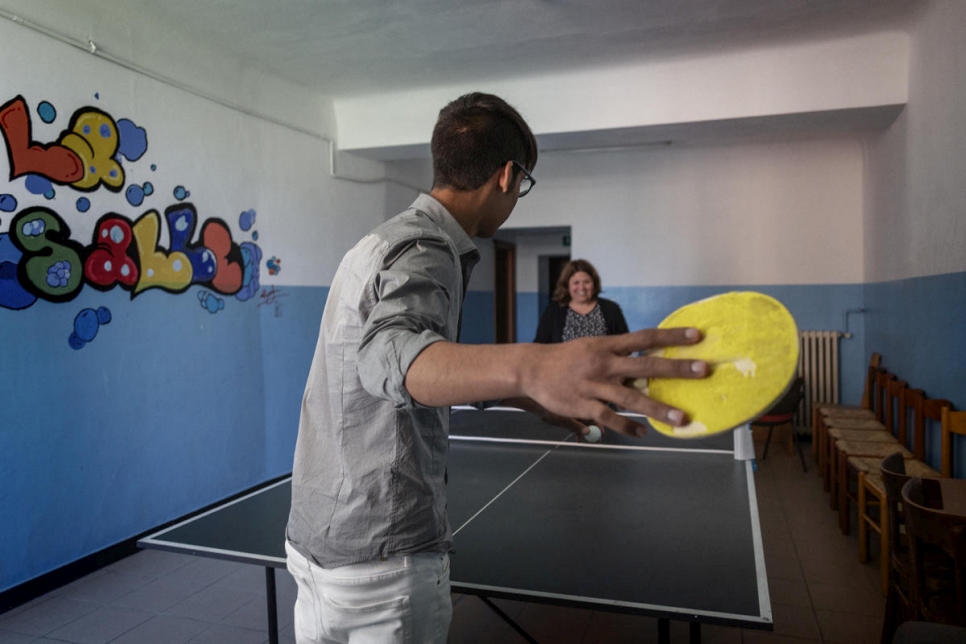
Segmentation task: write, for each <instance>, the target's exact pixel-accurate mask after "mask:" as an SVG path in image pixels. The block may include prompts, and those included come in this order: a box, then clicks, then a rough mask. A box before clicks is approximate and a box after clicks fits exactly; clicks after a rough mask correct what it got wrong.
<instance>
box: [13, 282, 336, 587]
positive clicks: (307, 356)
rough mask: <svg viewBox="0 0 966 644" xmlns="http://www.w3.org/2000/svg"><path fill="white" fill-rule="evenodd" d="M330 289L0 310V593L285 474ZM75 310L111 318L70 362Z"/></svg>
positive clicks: (95, 297) (112, 298)
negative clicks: (211, 303)
mask: <svg viewBox="0 0 966 644" xmlns="http://www.w3.org/2000/svg"><path fill="white" fill-rule="evenodd" d="M327 290H328V289H325V288H305V289H299V288H285V289H283V290H280V291H279V294H280V297H279V298H278V300H277V303H278V307H276V306H275V305H274V304H263V305H261V306H259V303H258V302H256V301H254V300H252V301H249V302H240V301H237V300H234V298H226V306H225V308H224V309H223V310H221V311H219V312H218V313H217V314H211V313H209V312H208V310H207V309H205V308H203V307H202V306H200V305H199V301H198V298H197V297H195V296H194V293H193V291H192V292H188V293H185V294H181V295H179V296H173V295H171V294H168V293H162V292H160V291H148V292H145V293H143V294H141V295H139V296H138V297H136V298H135V299H134V300H131V299H130V298H129V296H128V294H127V293H125V292H123V291H121V290H120V289H115V290H114V291H111V292H107V293H102V292H99V291H95V290H93V289H84V290H83V291H82V293H81V294H80V295H79V296H78V297H77V299H75V300H74V301H72V302H70V303H69V304H56V305H55V304H49V303H46V302H37V303H36V304H34V305H33V306H31V307H30V308H28V309H25V310H22V311H15V312H14V311H9V310H3V309H0V335H2V336H3V337H4V338H5V342H4V348H3V353H2V356H3V358H2V361H3V367H4V368H3V369H2V370H0V391H2V392H3V395H2V398H0V401H2V402H0V513H2V515H3V517H4V519H3V521H2V522H0V544H2V552H3V566H0V590H4V589H7V588H10V587H12V586H15V585H17V584H18V583H21V582H23V581H26V580H28V579H31V578H33V577H35V576H38V575H41V574H43V573H46V572H49V571H51V570H53V569H56V568H58V567H60V566H62V565H64V564H66V563H69V562H71V561H74V560H76V559H79V558H82V557H84V556H87V555H89V554H91V553H94V552H97V551H99V550H102V549H104V548H106V547H108V546H110V545H113V544H115V543H118V542H121V541H123V540H125V539H128V538H130V537H133V536H135V535H137V534H139V533H142V532H144V531H145V530H148V529H150V528H152V527H154V526H157V525H160V524H162V523H165V522H167V521H170V520H172V519H174V518H177V517H180V516H183V515H184V514H186V513H188V512H191V511H193V510H196V509H198V508H200V507H203V506H205V505H208V504H210V503H213V502H215V501H218V500H220V499H222V498H225V497H227V496H230V495H232V494H234V493H236V492H239V491H242V490H245V489H247V488H250V487H251V486H253V485H256V484H258V483H261V482H263V481H265V480H267V479H269V478H271V477H274V476H277V475H279V474H283V473H286V472H288V471H290V470H291V462H292V453H293V450H294V446H295V437H296V434H297V429H298V413H299V405H300V401H301V393H302V390H303V389H304V386H305V377H306V375H307V373H308V365H309V362H310V360H311V356H312V350H313V348H314V345H315V336H316V333H317V329H318V324H319V319H320V317H321V311H322V307H323V306H324V303H325V296H326V293H327ZM85 307H90V308H95V309H96V308H97V307H106V308H108V309H110V310H111V312H112V319H111V321H110V323H108V324H104V325H102V326H100V328H99V329H98V332H97V335H96V337H94V339H93V340H92V341H91V342H90V343H88V344H87V345H86V346H84V347H83V348H82V349H79V350H75V349H72V348H71V347H70V346H68V342H67V339H68V336H69V335H70V333H71V331H72V329H73V321H74V316H75V315H76V314H77V313H78V311H80V310H81V309H83V308H85Z"/></svg>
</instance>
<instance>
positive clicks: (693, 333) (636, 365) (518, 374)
mask: <svg viewBox="0 0 966 644" xmlns="http://www.w3.org/2000/svg"><path fill="white" fill-rule="evenodd" d="M700 340H701V334H700V332H699V331H698V330H697V329H647V330H644V331H636V332H634V333H625V334H623V335H611V336H605V337H599V338H581V339H578V340H572V341H570V342H564V343H562V344H498V345H482V344H457V343H454V342H443V341H440V342H435V343H433V344H431V345H429V346H428V347H426V348H425V349H423V351H422V352H421V353H420V354H419V355H418V356H416V359H415V360H414V361H413V362H412V364H411V365H410V367H409V370H408V371H407V372H406V389H407V390H408V391H409V394H410V395H411V396H412V397H413V399H415V400H416V401H418V402H419V403H421V404H423V405H426V406H428V407H447V406H450V405H461V404H466V403H470V402H474V401H477V400H508V399H510V398H530V399H532V400H533V401H535V402H536V403H537V404H538V405H539V406H540V407H541V408H543V409H544V410H545V412H546V413H551V414H556V415H557V416H562V417H564V418H565V419H576V420H573V421H570V420H568V421H566V422H567V423H568V424H565V425H561V426H564V427H568V429H572V430H576V431H579V433H581V434H583V433H584V431H583V430H584V429H586V427H584V428H582V429H577V428H576V427H575V425H574V423H577V421H580V423H577V424H583V425H584V426H586V425H587V424H589V423H593V424H595V425H597V426H598V427H610V428H611V429H614V430H616V431H618V432H621V433H623V434H629V435H631V436H640V435H642V434H643V433H644V432H645V431H646V429H647V428H646V426H645V425H643V424H641V423H638V422H635V421H633V420H631V419H630V418H627V417H626V416H621V415H620V414H618V413H617V412H616V411H615V410H614V409H613V408H612V407H611V406H610V405H614V406H615V407H617V408H618V409H626V410H628V411H633V412H637V413H639V414H644V415H645V416H649V417H652V418H656V419H659V420H662V421H664V422H666V423H668V424H670V425H675V426H678V425H683V424H686V423H687V419H686V418H685V416H684V412H682V411H681V410H679V409H673V408H671V407H669V406H667V405H665V404H663V403H659V402H657V401H655V400H651V399H650V398H648V397H647V396H646V395H645V394H643V393H641V392H640V391H638V390H637V389H634V388H633V387H630V386H627V385H625V384H624V383H625V382H628V381H630V380H636V379H637V378H703V377H705V376H707V375H708V373H709V371H708V364H707V363H706V362H704V361H702V360H671V359H667V358H655V357H653V356H648V355H643V356H640V357H631V354H633V353H637V352H646V351H649V350H651V349H657V348H660V347H669V346H676V345H686V344H695V343H696V342H699V341H700ZM556 424H560V423H556Z"/></svg>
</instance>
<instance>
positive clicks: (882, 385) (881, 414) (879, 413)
mask: <svg viewBox="0 0 966 644" xmlns="http://www.w3.org/2000/svg"><path fill="white" fill-rule="evenodd" d="M894 379H895V376H894V375H892V374H891V373H889V372H888V371H886V370H885V369H878V370H877V371H876V373H875V417H876V419H878V421H879V422H880V423H883V424H885V409H886V390H887V389H888V387H889V382H890V381H891V380H894Z"/></svg>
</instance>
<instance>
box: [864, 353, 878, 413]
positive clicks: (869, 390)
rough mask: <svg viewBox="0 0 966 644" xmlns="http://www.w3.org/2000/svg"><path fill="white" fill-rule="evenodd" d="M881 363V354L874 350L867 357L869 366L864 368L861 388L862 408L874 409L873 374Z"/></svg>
mask: <svg viewBox="0 0 966 644" xmlns="http://www.w3.org/2000/svg"><path fill="white" fill-rule="evenodd" d="M881 364H882V356H880V355H879V354H878V353H876V352H875V351H873V352H872V355H871V356H870V357H869V368H868V369H866V373H865V388H864V389H863V390H862V402H861V403H860V404H861V405H862V408H863V409H869V410H872V409H874V399H875V374H876V372H877V371H878V369H879V366H880V365H881Z"/></svg>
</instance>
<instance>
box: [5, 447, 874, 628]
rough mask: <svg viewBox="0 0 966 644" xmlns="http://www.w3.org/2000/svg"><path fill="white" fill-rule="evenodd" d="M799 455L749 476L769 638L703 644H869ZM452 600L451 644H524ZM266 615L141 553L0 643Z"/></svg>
mask: <svg viewBox="0 0 966 644" xmlns="http://www.w3.org/2000/svg"><path fill="white" fill-rule="evenodd" d="M758 448H759V453H760V451H761V445H758ZM805 453H806V458H807V460H808V462H809V471H808V472H807V473H805V472H802V467H801V464H800V463H799V462H798V457H797V455H796V456H790V455H788V454H787V452H786V451H785V450H784V449H781V448H778V449H776V446H775V445H773V446H772V449H771V450H770V451H769V454H768V459H767V460H766V461H764V462H759V467H758V473H757V475H756V479H757V488H758V503H759V510H760V514H761V521H762V532H763V539H764V545H765V561H766V567H767V570H768V579H769V592H770V594H771V600H772V611H773V613H774V619H775V630H774V632H771V633H766V632H759V631H745V630H740V629H734V628H723V627H707V626H705V627H703V628H702V641H703V642H705V643H708V644H715V643H719V642H721V643H735V644H737V643H740V642H744V643H748V644H753V643H756V642H769V643H773V644H781V643H787V644H792V643H797V644H801V643H802V642H836V643H838V642H841V643H847V644H863V643H868V644H876V643H878V641H879V633H880V627H881V624H882V618H883V614H884V609H885V603H884V601H883V599H882V597H881V596H880V594H879V587H878V583H879V582H878V569H877V568H876V565H875V564H873V563H867V564H862V563H859V561H858V546H857V542H856V538H855V536H854V534H853V536H843V535H842V534H841V533H840V532H839V529H838V522H837V516H836V514H835V513H833V512H832V511H831V510H830V509H829V506H828V497H827V495H826V494H825V493H823V492H822V485H821V480H820V479H819V477H818V476H817V475H816V472H815V469H814V466H813V464H812V461H811V453H810V450H809V449H808V445H807V444H806V445H805ZM853 533H854V531H853ZM277 579H278V582H277V583H278V601H279V629H280V639H281V641H282V642H288V643H291V642H294V637H293V634H292V606H293V605H294V602H295V584H294V582H292V580H291V577H289V575H288V573H286V572H284V571H278V573H277ZM642 583H647V579H646V571H645V572H644V573H642ZM453 599H454V611H453V613H454V616H453V626H452V629H451V631H450V642H451V643H453V644H470V643H477V642H478V643H481V644H482V643H489V642H508V643H510V644H514V643H516V642H522V641H523V640H522V639H521V638H520V637H519V636H518V635H516V634H515V633H514V632H513V631H512V630H510V628H509V626H507V625H506V624H504V623H503V622H502V621H501V620H500V619H499V618H498V617H497V616H496V615H495V614H494V613H493V612H492V611H490V610H489V609H488V608H487V607H486V606H485V605H484V604H483V603H482V602H481V601H480V600H479V599H477V598H475V597H471V596H460V595H455V596H454V598H453ZM499 604H500V606H501V607H502V608H503V610H504V611H505V612H507V613H508V614H510V615H511V616H512V617H513V618H514V619H515V620H516V621H517V622H518V623H519V624H520V625H521V626H523V628H525V629H526V630H527V631H529V632H530V633H531V635H533V636H534V637H535V638H536V639H537V640H539V641H541V642H550V643H554V644H570V643H573V644H595V643H600V644H603V643H611V642H643V643H646V642H656V641H657V623H656V621H655V620H653V619H650V618H643V617H633V616H628V615H615V614H607V613H601V612H596V611H588V610H575V609H564V608H557V607H553V606H542V605H539V604H525V603H521V602H511V601H502V602H499ZM265 614H266V599H265V578H264V572H263V569H262V568H258V567H255V566H248V565H244V564H235V563H231V562H225V561H219V560H214V559H204V558H200V557H191V556H187V555H176V554H171V553H164V552H159V551H154V550H150V551H142V552H139V553H137V554H135V555H133V556H131V557H128V558H126V559H124V560H122V561H120V562H118V563H115V564H113V565H112V566H109V567H107V568H104V569H101V570H99V571H97V572H95V573H92V574H90V575H88V576H86V577H84V578H82V579H79V580H77V581H75V582H74V583H72V584H69V585H67V586H64V587H63V588H60V589H58V590H55V591H52V592H50V593H48V594H46V595H44V596H42V597H38V598H37V599H35V600H33V601H31V602H29V603H27V604H25V605H23V606H20V607H18V608H16V609H14V610H11V611H9V612H7V613H4V614H3V615H0V644H28V643H30V644H35V643H41V642H51V643H53V642H60V643H63V642H71V643H77V644H107V643H108V642H110V643H111V644H182V643H189V642H190V643H191V644H249V643H251V644H261V643H263V642H267V641H268V636H267V633H266V617H265ZM671 639H672V641H674V642H686V641H688V628H687V625H686V624H682V623H676V622H672V627H671Z"/></svg>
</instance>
